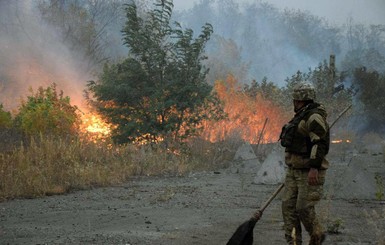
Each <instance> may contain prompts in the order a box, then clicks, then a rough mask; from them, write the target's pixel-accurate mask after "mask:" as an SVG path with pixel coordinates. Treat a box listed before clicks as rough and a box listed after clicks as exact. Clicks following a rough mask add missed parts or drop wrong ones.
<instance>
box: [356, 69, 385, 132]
mask: <svg viewBox="0 0 385 245" xmlns="http://www.w3.org/2000/svg"><path fill="white" fill-rule="evenodd" d="M352 82H353V85H354V87H355V88H357V89H358V93H357V98H358V100H359V101H360V102H361V104H362V108H361V110H360V112H359V113H358V114H359V116H361V117H363V118H365V119H366V128H365V129H364V130H365V131H373V132H377V133H384V130H385V129H384V125H385V114H384V111H385V97H384V92H383V91H384V88H385V76H384V74H379V73H378V72H376V71H367V70H366V69H365V68H357V69H356V70H355V72H354V76H353V81H352Z"/></svg>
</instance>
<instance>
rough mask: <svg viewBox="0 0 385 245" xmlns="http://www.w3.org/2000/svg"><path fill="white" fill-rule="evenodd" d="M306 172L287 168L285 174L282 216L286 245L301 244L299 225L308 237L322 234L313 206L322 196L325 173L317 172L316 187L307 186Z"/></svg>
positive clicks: (323, 171)
mask: <svg viewBox="0 0 385 245" xmlns="http://www.w3.org/2000/svg"><path fill="white" fill-rule="evenodd" d="M308 172H309V170H307V169H293V168H289V169H288V170H287V173H286V179H285V190H284V193H283V197H282V215H283V221H284V231H285V238H286V241H287V242H288V244H294V241H296V244H297V245H300V244H302V229H301V223H302V224H303V226H304V227H305V229H306V231H307V232H308V233H309V235H310V236H318V235H321V234H322V233H323V228H322V226H321V224H320V223H319V220H318V218H317V215H316V212H315V205H316V204H317V203H318V202H319V201H320V199H321V197H322V194H323V184H324V182H325V172H326V171H325V170H320V171H319V173H318V180H319V185H317V186H310V185H308V182H307V176H308ZM294 228H295V229H294ZM293 230H294V231H295V232H293Z"/></svg>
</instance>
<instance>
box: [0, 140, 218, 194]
mask: <svg viewBox="0 0 385 245" xmlns="http://www.w3.org/2000/svg"><path fill="white" fill-rule="evenodd" d="M206 144H207V147H202V142H200V143H199V144H196V143H191V144H190V145H186V144H184V145H175V144H174V145H172V146H169V147H167V148H166V147H164V146H161V145H155V146H154V145H145V146H134V145H124V146H114V145H112V144H109V143H106V142H98V143H94V142H89V141H85V140H81V139H79V138H58V137H48V136H40V137H37V138H31V139H30V140H29V141H28V144H20V146H19V147H17V148H15V149H14V150H13V151H8V152H4V153H0V201H1V200H6V199H13V198H18V197H24V198H33V197H38V196H44V195H53V194H61V193H65V192H68V191H71V190H74V189H84V188H90V187H95V186H108V185H116V184H120V183H123V182H125V181H127V180H128V179H129V177H130V176H134V175H183V174H185V173H187V172H190V171H193V170H202V169H210V168H215V167H218V166H219V165H220V164H221V163H215V162H214V161H213V159H214V156H215V154H216V153H215V149H216V147H215V146H213V145H212V144H209V143H206ZM26 145H27V146H26ZM194 146H199V147H194Z"/></svg>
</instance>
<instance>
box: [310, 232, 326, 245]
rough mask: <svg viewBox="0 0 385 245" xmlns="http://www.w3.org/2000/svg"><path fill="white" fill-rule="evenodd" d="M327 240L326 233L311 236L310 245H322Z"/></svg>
mask: <svg viewBox="0 0 385 245" xmlns="http://www.w3.org/2000/svg"><path fill="white" fill-rule="evenodd" d="M325 238H326V235H325V233H322V234H321V235H318V234H313V235H311V236H310V241H309V245H321V244H322V243H323V242H324V241H325Z"/></svg>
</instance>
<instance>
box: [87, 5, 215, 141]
mask: <svg viewBox="0 0 385 245" xmlns="http://www.w3.org/2000/svg"><path fill="white" fill-rule="evenodd" d="M125 7H126V8H125V10H126V16H127V21H126V24H125V27H124V29H123V31H122V32H123V40H124V44H125V45H126V46H127V47H128V49H129V55H128V57H127V58H126V59H125V60H124V61H122V62H121V63H117V64H112V65H106V66H105V68H104V70H103V72H102V74H101V76H100V77H99V80H98V81H97V82H90V83H89V91H91V93H92V94H93V95H94V96H95V98H96V101H94V102H96V103H97V107H98V108H99V110H100V112H101V113H102V114H103V115H104V116H105V117H106V118H107V120H108V121H109V122H111V123H113V124H114V125H116V126H117V127H116V128H115V129H114V130H113V132H112V134H113V138H114V140H115V141H116V142H118V143H125V142H129V141H135V140H143V139H145V140H147V141H156V140H158V139H160V138H164V137H168V136H173V137H174V138H183V137H187V136H189V135H192V134H194V133H195V131H196V129H197V127H198V125H199V123H200V122H201V120H203V119H204V118H207V117H209V116H210V113H208V112H207V111H205V112H204V111H202V108H203V107H204V106H205V104H206V103H208V102H209V101H212V99H213V96H212V93H211V91H212V87H211V86H210V85H208V84H207V83H206V82H205V76H206V74H207V72H208V70H207V69H206V68H205V67H203V65H202V61H203V60H204V59H206V57H205V56H204V55H203V52H204V48H205V44H206V42H207V41H208V40H209V38H210V35H211V33H212V32H213V29H212V27H211V25H210V24H206V25H204V26H203V27H202V32H201V34H200V35H199V36H198V37H196V38H194V35H193V34H194V33H193V31H192V30H191V29H186V30H183V29H182V27H181V25H180V24H178V23H175V25H174V26H173V27H172V26H171V24H170V20H171V14H172V8H173V5H172V1H169V0H162V1H160V0H159V1H156V3H155V7H154V9H153V10H151V11H149V12H148V13H146V14H139V13H138V9H137V6H136V4H135V3H134V2H133V3H130V4H127V5H125Z"/></svg>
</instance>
